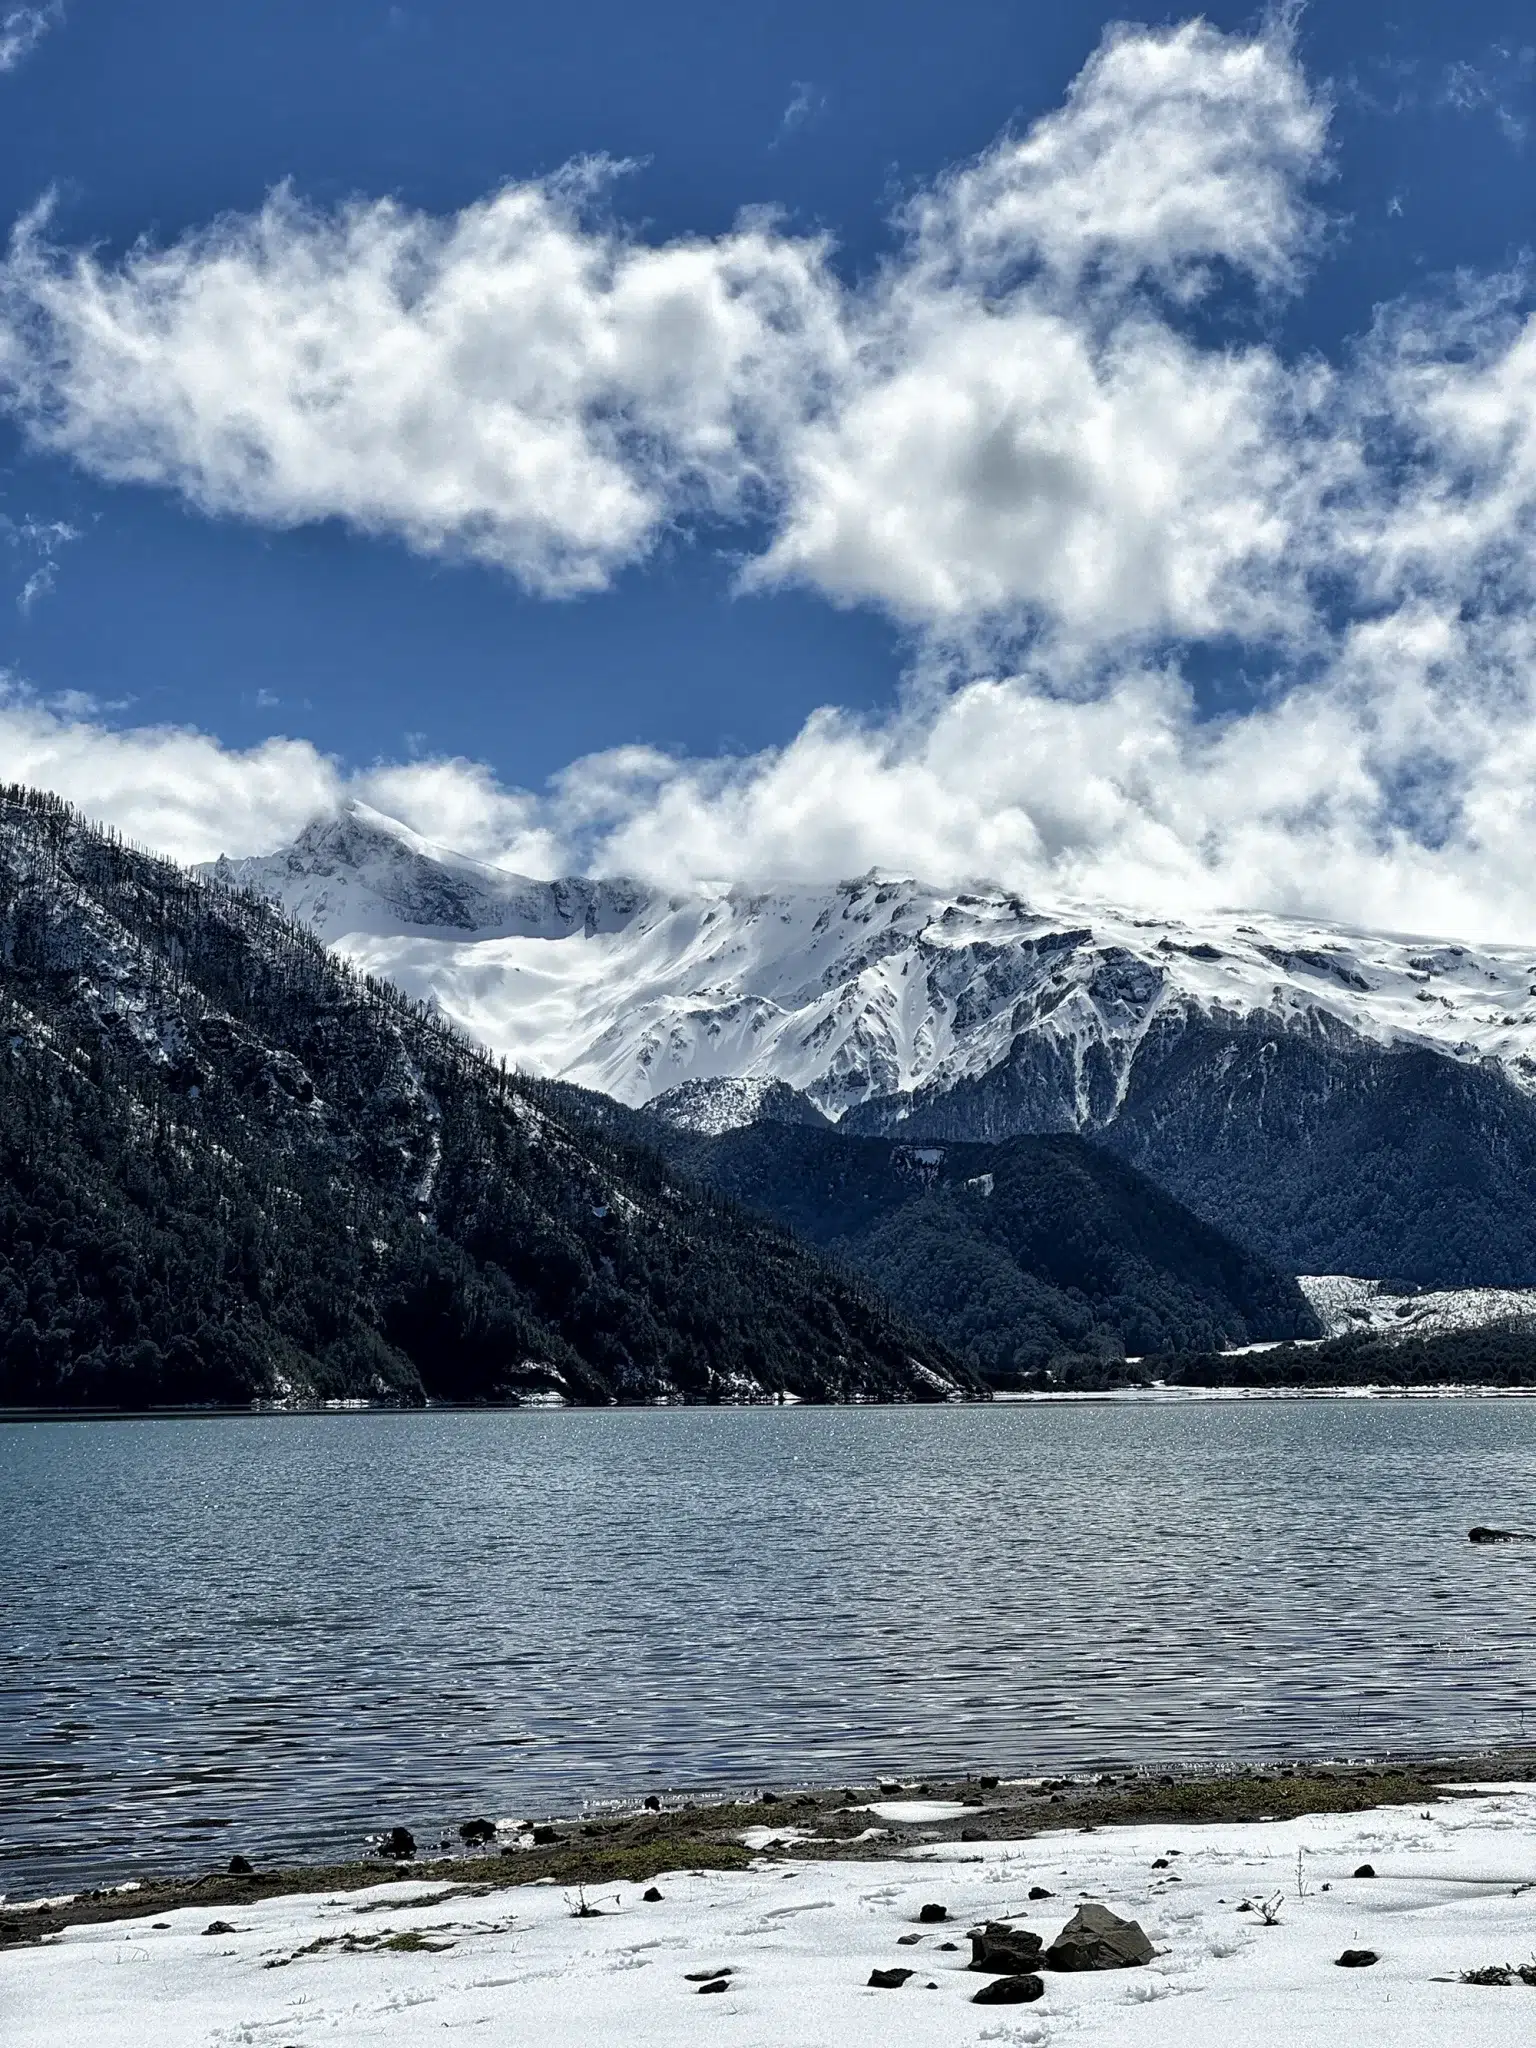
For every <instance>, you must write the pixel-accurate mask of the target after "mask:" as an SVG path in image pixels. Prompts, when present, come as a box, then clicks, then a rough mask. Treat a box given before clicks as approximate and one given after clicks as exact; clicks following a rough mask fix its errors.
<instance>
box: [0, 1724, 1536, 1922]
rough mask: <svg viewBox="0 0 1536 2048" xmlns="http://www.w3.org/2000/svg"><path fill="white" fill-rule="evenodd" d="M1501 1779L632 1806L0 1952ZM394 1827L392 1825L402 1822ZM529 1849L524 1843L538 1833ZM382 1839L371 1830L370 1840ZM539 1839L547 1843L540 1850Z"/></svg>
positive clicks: (246, 1881)
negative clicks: (208, 1919)
mask: <svg viewBox="0 0 1536 2048" xmlns="http://www.w3.org/2000/svg"><path fill="white" fill-rule="evenodd" d="M1489 1780H1498V1781H1500V1782H1506V1783H1516V1782H1529V1783H1531V1784H1532V1785H1533V1786H1536V1745H1533V1746H1531V1747H1522V1748H1517V1749H1510V1750H1503V1751H1498V1752H1490V1753H1483V1754H1480V1755H1476V1756H1456V1757H1428V1756H1425V1757H1416V1758H1412V1757H1404V1758H1397V1759H1390V1760H1382V1761H1365V1760H1359V1761H1341V1762H1338V1763H1331V1764H1318V1763H1316V1762H1315V1761H1313V1762H1298V1763H1294V1764H1289V1763H1287V1764H1278V1765H1267V1766H1263V1767H1255V1768H1254V1769H1251V1770H1239V1771H1230V1770H1229V1771H1216V1770H1212V1771H1199V1770H1189V1769H1185V1770H1172V1769H1170V1770H1150V1771H1125V1772H1099V1773H1093V1774H1090V1775H1086V1776H1083V1775H1080V1776H1071V1777H1059V1778H1029V1779H1020V1780H1001V1779H998V1778H995V1777H993V1776H991V1775H989V1774H988V1775H983V1776H980V1777H966V1778H958V1779H952V1778H945V1777H941V1776H935V1777H934V1778H932V1779H931V1780H913V1781H903V1782H900V1783H898V1782H896V1781H892V1780H888V1781H886V1782H885V1783H883V1784H873V1785H864V1786H854V1785H848V1786H838V1787H833V1788H825V1787H823V1788H819V1789H806V1788H800V1789H786V1790H784V1791H777V1792H776V1791H772V1790H770V1791H766V1792H763V1793H761V1794H759V1795H758V1796H757V1797H756V1798H753V1799H748V1800H739V1799H723V1798H722V1799H705V1800H689V1799H667V1800H664V1801H663V1800H660V1799H659V1798H655V1796H654V1795H653V1799H654V1803H652V1802H651V1801H649V1800H648V1801H645V1802H642V1801H639V1800H636V1801H634V1802H632V1803H631V1804H629V1805H628V1806H624V1807H620V1806H617V1805H615V1806H614V1807H612V1808H610V1810H608V1811H607V1812H600V1811H599V1812H588V1813H584V1814H581V1815H580V1816H575V1817H569V1818H566V1819H560V1820H551V1821H540V1822H534V1821H531V1820H526V1819H522V1818H516V1819H502V1820H497V1821H489V1822H486V1821H485V1820H484V1817H482V1816H480V1815H475V1816H470V1817H467V1818H466V1820H465V1822H463V1823H461V1826H467V1827H468V1828H469V1829H470V1830H471V1833H472V1834H479V1833H480V1832H481V1831H482V1827H483V1826H485V1825H488V1826H489V1827H490V1828H491V1829H493V1830H494V1838H493V1839H491V1840H489V1841H486V1842H477V1843H475V1844H473V1845H469V1844H466V1843H465V1842H463V1841H462V1840H455V1839H454V1837H453V1836H451V1835H449V1836H443V1837H440V1838H438V1839H437V1840H436V1841H433V1842H428V1841H425V1840H423V1841H422V1842H420V1843H415V1842H414V1838H413V1844H412V1853H410V1854H409V1855H402V1854H396V1853H392V1852H388V1851H386V1850H385V1849H383V1848H381V1849H379V1850H378V1851H376V1852H375V1853H374V1854H372V1855H370V1856H368V1857H366V1858H359V1859H356V1860H353V1861H351V1862H347V1863H327V1864H293V1865H286V1866H278V1867H256V1868H251V1867H249V1864H250V1859H249V1858H246V1857H243V1856H238V1855H237V1857H236V1858H235V1859H233V1860H235V1861H238V1862H243V1863H245V1864H247V1866H248V1867H247V1868H246V1869H245V1870H243V1871H241V1872H235V1873H232V1872H231V1871H230V1870H229V1869H228V1867H227V1866H226V1867H221V1868H213V1869H207V1870H204V1871H203V1872H202V1873H201V1874H200V1875H198V1876H195V1877H181V1876H178V1877H168V1878H160V1879H149V1880H144V1881H134V1880H129V1881H127V1882H125V1883H121V1884H118V1885H109V1886H102V1887H96V1888H93V1889H91V1890H89V1891H87V1892H83V1893H78V1894H74V1895H71V1896H68V1897H55V1898H52V1899H47V1900H37V1901H16V1902H14V1903H9V1902H7V1901H5V1900H4V1899H3V1898H0V1948H5V1947H12V1946H16V1945H24V1944H26V1943H29V1942H36V1941H41V1940H46V1939H48V1938H50V1937H52V1936H53V1935H56V1934H58V1933H59V1932H61V1931H62V1930H63V1929H64V1928H66V1927H71V1926H83V1925H96V1924H102V1923H108V1922H112V1921H116V1920H127V1919H137V1918H142V1917H144V1915H146V1914H153V1913H158V1912H162V1911H175V1910H179V1909H181V1908H182V1907H186V1906H192V1905H196V1906H208V1907H210V1908H212V1907H215V1906H218V1907H225V1906H240V1905H247V1904H253V1903H256V1902H258V1901H261V1900H265V1899H274V1898H280V1897H284V1896H287V1895H291V1894H297V1893H308V1892H313V1891H316V1890H318V1889H322V1888H323V1889H326V1890H340V1891H353V1890H358V1889H361V1888H366V1887H371V1886H374V1885H378V1884H380V1883H383V1882H385V1881H387V1879H388V1878H389V1877H391V1876H398V1877H409V1878H410V1879H411V1880H412V1881H414V1882H419V1883H429V1884H447V1885H451V1886H453V1887H456V1888H461V1887H464V1886H470V1887H473V1888H476V1889H485V1888H488V1889H491V1890H501V1889H503V1888H505V1887H515V1886H523V1885H531V1884H554V1885H565V1886H569V1885H583V1884H585V1885H600V1884H608V1883H614V1882H631V1883H636V1882H641V1881H643V1880H645V1879H648V1878H650V1877H652V1876H654V1875H656V1874H657V1873H659V1872H662V1871H665V1870H672V1869H676V1868H678V1867H679V1866H681V1865H684V1864H686V1865H688V1866H690V1867H703V1868H710V1869H740V1868H744V1867H746V1865H747V1864H748V1863H749V1862H750V1861H751V1860H752V1859H753V1858H754V1857H756V1856H761V1855H763V1854H766V1853H771V1854H773V1855H778V1856H784V1857H788V1858H791V1859H802V1860H803V1859H806V1858H809V1859H812V1860H821V1861H826V1860H838V1861H842V1860H853V1861H865V1862H868V1861H876V1860H881V1859H884V1858H886V1857H888V1856H889V1855H891V1854H892V1853H893V1852H894V1851H900V1852H902V1853H905V1852H907V1851H908V1850H915V1849H927V1848H936V1847H939V1846H957V1847H959V1848H962V1849H963V1848H965V1847H967V1846H971V1845H974V1844H976V1843H979V1842H987V1843H999V1842H1014V1843H1019V1842H1023V1841H1027V1840H1029V1839H1030V1838H1032V1837H1033V1836H1035V1835H1039V1834H1047V1833H1055V1832H1059V1831H1061V1830H1062V1829H1064V1828H1070V1829H1077V1830H1082V1831H1085V1832H1093V1831H1094V1830H1096V1829H1099V1828H1112V1827H1130V1826H1146V1825H1149V1824H1153V1823H1156V1824H1159V1825H1164V1826H1188V1825H1192V1824H1193V1825H1199V1824H1210V1823H1218V1822H1219V1823H1225V1824H1242V1823H1261V1822H1262V1823H1268V1822H1283V1821H1289V1820H1294V1819H1298V1818H1301V1817H1304V1816H1315V1815H1321V1814H1347V1813H1363V1812H1368V1811H1370V1810H1372V1809H1374V1808H1377V1807H1383V1806H1414V1807H1418V1806H1423V1805H1425V1804H1437V1803H1440V1802H1441V1801H1443V1800H1445V1799H1446V1798H1454V1797H1456V1796H1458V1795H1457V1794H1456V1792H1455V1791H1454V1790H1453V1789H1452V1790H1448V1789H1447V1788H1454V1787H1457V1786H1460V1785H1463V1784H1466V1783H1468V1782H1474V1781H1476V1782H1483V1781H1489ZM392 1825H394V1826H396V1827H398V1826H399V1825H400V1824H399V1823H398V1822H396V1823H393V1824H392ZM536 1828H537V1830H538V1835H537V1836H536V1835H535V1829H536ZM385 1832H387V1830H384V1829H381V1840H382V1837H383V1834H384V1833H385ZM540 1837H549V1838H551V1839H540Z"/></svg>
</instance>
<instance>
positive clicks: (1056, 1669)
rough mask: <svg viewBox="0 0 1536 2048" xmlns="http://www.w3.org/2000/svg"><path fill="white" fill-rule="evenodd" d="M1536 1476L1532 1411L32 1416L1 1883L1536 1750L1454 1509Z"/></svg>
mask: <svg viewBox="0 0 1536 2048" xmlns="http://www.w3.org/2000/svg"><path fill="white" fill-rule="evenodd" d="M1533 1486H1536V1403H1524V1402H1516V1401H1454V1402H1451V1401H1447V1402H1423V1403H1420V1402H1368V1401H1350V1402H1317V1403H1312V1402H1293V1403H1292V1402H1288V1403H1263V1404H1239V1403H1210V1404H1202V1405H1197V1406H1187V1407H1157V1406H1120V1407H1115V1406H1085V1407H1042V1406H1001V1405H999V1406H994V1407H986V1408H935V1409H892V1408H883V1409H880V1408H877V1409H809V1408H802V1409H787V1410H785V1409H738V1410H730V1409H726V1410H719V1409H717V1410H701V1409H691V1410H672V1411H667V1410H619V1411H606V1412H600V1413H565V1414H535V1413H494V1414H447V1413H445V1414H428V1415H383V1414H378V1415H354V1416H337V1417H318V1416H317V1417H299V1416H285V1417H260V1418H258V1417H251V1418H249V1419H246V1418H221V1419H208V1420H201V1419H191V1420H188V1419H167V1420H163V1421H119V1422H57V1423H55V1422H26V1423H14V1424H10V1425H8V1426H4V1427H0V1891H6V1890H8V1891H10V1893H11V1894H12V1896H16V1895H18V1894H19V1893H24V1892H28V1891H35V1890H39V1889H43V1888H47V1887H49V1886H54V1885H61V1884H73V1883H81V1882H85V1881H88V1880H93V1879H96V1880H99V1879H101V1878H103V1877H122V1876H125V1875H130V1874H132V1873H133V1872H135V1871H139V1870H144V1869H149V1868H160V1869H174V1870H188V1869H195V1868H198V1867H203V1866H206V1865H207V1864H208V1863H209V1862H210V1861H211V1860H212V1859H214V1858H215V1857H217V1858H218V1859H219V1860H220V1861H222V1860H224V1859H226V1858H227V1857H228V1855H229V1854H230V1853H231V1852H232V1851H233V1850H235V1849H236V1848H239V1849H241V1850H243V1851H245V1852H246V1853H249V1854H251V1855H253V1856H260V1857H263V1858H266V1857H273V1856H278V1855H286V1856H318V1855H322V1854H325V1855H329V1854H333V1853H334V1854H352V1853H355V1852H356V1851H357V1850H359V1848H360V1847H361V1846H362V1844H363V1842H364V1838H365V1837H366V1835H367V1834H368V1833H369V1832H370V1831H371V1830H373V1829H376V1828H378V1827H380V1826H383V1825H388V1824H392V1823H394V1822H396V1821H404V1822H406V1823H408V1824H409V1825H410V1826H412V1827H413V1828H414V1829H415V1830H416V1832H417V1833H418V1835H420V1836H422V1838H423V1839H424V1840H425V1839H430V1838H431V1837H433V1836H434V1835H435V1834H436V1832H437V1831H438V1829H439V1828H441V1827H447V1826H449V1825H451V1824H453V1823H455V1822H456V1821H457V1820H459V1819H461V1818H462V1817H464V1816H465V1815H467V1814H471V1813H480V1812H486V1813H490V1814H493V1815H496V1816H508V1815H515V1814H517V1815H521V1814H538V1813H556V1812H573V1811H576V1810H577V1809H579V1807H580V1806H581V1804H582V1802H583V1801H585V1800H590V1799H601V1798H607V1797H620V1796H628V1795H633V1794H638V1793H643V1792H645V1791H648V1790H651V1789H653V1788H656V1787H680V1788H701V1787H706V1786H725V1785H732V1784H735V1785H751V1784H762V1783H784V1782H787V1781H797V1780H798V1781H806V1780H810V1781H822V1780H830V1781H833V1782H836V1781H838V1780H840V1779H843V1778H865V1779H867V1778H868V1777H869V1776H870V1775H872V1774H874V1773H877V1772H885V1773H889V1772H897V1771H901V1770H904V1769H913V1770H918V1771H923V1772H935V1773H937V1772H941V1771H944V1770H946V1769H961V1768H977V1769H993V1770H997V1769H1002V1770H1005V1771H1008V1770H1016V1769H1026V1768H1029V1767H1034V1766H1046V1767H1054V1768H1057V1769H1062V1768H1068V1767H1077V1766H1089V1765H1096V1764H1105V1763H1110V1762H1115V1761H1134V1760H1141V1761H1151V1760H1154V1759H1173V1758H1201V1759H1207V1758H1213V1757H1244V1758H1261V1757H1265V1756H1276V1755H1281V1754H1297V1755H1303V1754H1309V1753H1310V1754H1327V1753H1334V1754H1337V1753H1339V1752H1341V1751H1342V1752H1348V1753H1352V1754H1363V1753H1379V1752H1381V1751H1383V1750H1388V1749H1394V1748H1404V1747H1411V1746H1424V1745H1430V1744H1473V1743H1482V1742H1497V1741H1510V1740H1517V1739H1519V1738H1520V1737H1521V1736H1522V1735H1523V1734H1524V1733H1525V1732H1526V1727H1525V1720H1524V1716H1525V1713H1526V1710H1527V1708H1528V1707H1529V1706H1533V1705H1536V1695H1533V1693H1532V1681H1533V1679H1536V1604H1533V1603H1536V1555H1532V1553H1531V1552H1530V1551H1527V1550H1526V1548H1525V1546H1523V1545H1522V1546H1519V1547H1514V1546H1510V1547H1507V1548H1499V1549H1482V1548H1476V1547H1474V1546H1472V1545H1470V1544H1469V1543H1468V1542H1467V1540H1466V1530H1467V1528H1468V1527H1469V1525H1471V1524H1472V1523H1474V1522H1478V1521H1492V1522H1501V1521H1516V1520H1519V1519H1521V1518H1522V1517H1525V1518H1529V1517H1531V1515H1532V1513H1533V1510H1536V1503H1533V1501H1532V1493H1533ZM1532 1550H1533V1551H1536V1546H1532ZM1531 1726H1532V1730H1533V1731H1536V1715H1533V1718H1532V1724H1531Z"/></svg>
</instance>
